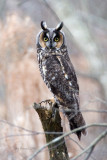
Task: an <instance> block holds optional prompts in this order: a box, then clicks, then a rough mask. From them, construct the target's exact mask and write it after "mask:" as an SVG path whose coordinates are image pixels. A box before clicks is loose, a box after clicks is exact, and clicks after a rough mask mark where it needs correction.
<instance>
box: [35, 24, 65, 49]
mask: <svg viewBox="0 0 107 160" xmlns="http://www.w3.org/2000/svg"><path fill="white" fill-rule="evenodd" d="M62 27H63V22H61V23H59V24H58V25H57V27H56V28H48V27H47V25H46V22H44V21H42V22H41V28H42V31H41V32H40V33H39V34H38V36H37V47H40V48H42V49H44V50H45V49H46V50H51V51H54V50H59V49H60V48H61V47H62V46H63V45H64V44H65V38H64V33H63V32H62V31H61V29H62Z"/></svg>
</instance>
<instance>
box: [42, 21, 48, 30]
mask: <svg viewBox="0 0 107 160" xmlns="http://www.w3.org/2000/svg"><path fill="white" fill-rule="evenodd" d="M41 28H42V29H43V30H47V25H46V22H45V21H41Z"/></svg>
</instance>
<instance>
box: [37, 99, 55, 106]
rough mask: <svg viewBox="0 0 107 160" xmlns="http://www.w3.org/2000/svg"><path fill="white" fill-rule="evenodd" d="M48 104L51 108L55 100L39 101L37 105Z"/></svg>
mask: <svg viewBox="0 0 107 160" xmlns="http://www.w3.org/2000/svg"><path fill="white" fill-rule="evenodd" d="M43 103H44V104H46V105H47V104H49V105H50V106H51V107H53V105H54V103H55V99H54V98H52V99H47V100H44V101H41V102H40V103H39V104H40V105H42V104H43Z"/></svg>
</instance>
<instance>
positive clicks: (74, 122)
mask: <svg viewBox="0 0 107 160" xmlns="http://www.w3.org/2000/svg"><path fill="white" fill-rule="evenodd" d="M66 116H67V118H68V121H69V125H70V129H71V130H73V129H76V128H79V127H82V126H85V121H84V118H83V116H82V114H81V112H78V113H77V114H75V115H74V116H73V115H72V114H71V113H70V112H67V113H66ZM86 133H87V132H86V129H82V130H79V131H77V132H76V135H77V137H78V138H79V140H80V139H81V134H84V135H86Z"/></svg>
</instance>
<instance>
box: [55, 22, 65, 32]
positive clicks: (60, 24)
mask: <svg viewBox="0 0 107 160" xmlns="http://www.w3.org/2000/svg"><path fill="white" fill-rule="evenodd" d="M62 27H63V22H60V23H59V24H58V25H57V26H56V28H55V30H57V31H60V30H61V29H62Z"/></svg>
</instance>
